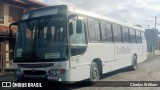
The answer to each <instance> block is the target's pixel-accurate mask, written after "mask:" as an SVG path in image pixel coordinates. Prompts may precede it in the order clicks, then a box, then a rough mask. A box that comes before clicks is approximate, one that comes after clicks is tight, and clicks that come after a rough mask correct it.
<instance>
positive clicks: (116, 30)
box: [113, 24, 122, 42]
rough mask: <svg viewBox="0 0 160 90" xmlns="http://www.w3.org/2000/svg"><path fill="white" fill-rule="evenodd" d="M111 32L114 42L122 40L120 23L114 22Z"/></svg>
mask: <svg viewBox="0 0 160 90" xmlns="http://www.w3.org/2000/svg"><path fill="white" fill-rule="evenodd" d="M113 32H114V40H115V42H122V31H121V27H120V25H117V24H114V26H113Z"/></svg>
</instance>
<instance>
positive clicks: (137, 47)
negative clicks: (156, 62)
mask: <svg viewBox="0 0 160 90" xmlns="http://www.w3.org/2000/svg"><path fill="white" fill-rule="evenodd" d="M131 50H132V51H131V52H132V54H131V57H132V58H133V55H134V54H136V55H137V60H138V61H137V63H140V62H142V60H143V59H142V44H131ZM131 62H132V61H131Z"/></svg>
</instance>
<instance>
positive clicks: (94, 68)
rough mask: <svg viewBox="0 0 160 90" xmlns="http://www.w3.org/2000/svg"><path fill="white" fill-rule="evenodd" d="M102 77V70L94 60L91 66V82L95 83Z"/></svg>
mask: <svg viewBox="0 0 160 90" xmlns="http://www.w3.org/2000/svg"><path fill="white" fill-rule="evenodd" d="M99 79H100V71H99V67H98V65H97V63H95V62H92V64H91V68H90V83H91V84H95V83H96V81H99Z"/></svg>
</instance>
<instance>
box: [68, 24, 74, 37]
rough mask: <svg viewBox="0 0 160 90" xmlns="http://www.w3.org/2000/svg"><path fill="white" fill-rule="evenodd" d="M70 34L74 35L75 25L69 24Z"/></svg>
mask: <svg viewBox="0 0 160 90" xmlns="http://www.w3.org/2000/svg"><path fill="white" fill-rule="evenodd" d="M69 34H70V35H72V34H73V23H72V22H71V23H69Z"/></svg>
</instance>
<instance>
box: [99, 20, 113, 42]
mask: <svg viewBox="0 0 160 90" xmlns="http://www.w3.org/2000/svg"><path fill="white" fill-rule="evenodd" d="M101 32H102V41H109V42H112V41H113V37H112V25H111V24H108V23H105V22H101Z"/></svg>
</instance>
